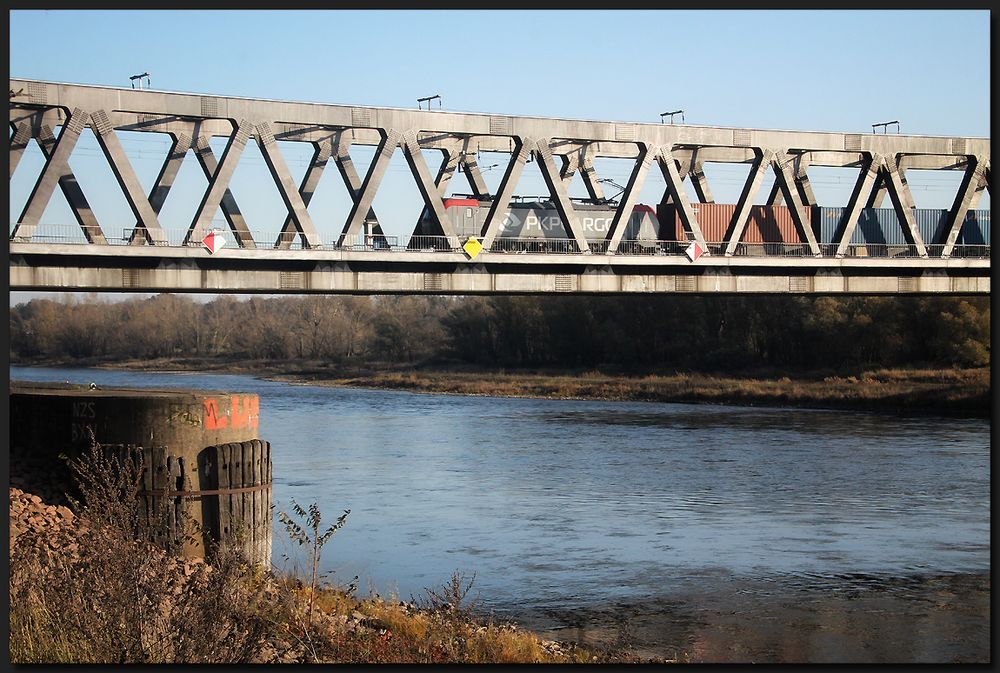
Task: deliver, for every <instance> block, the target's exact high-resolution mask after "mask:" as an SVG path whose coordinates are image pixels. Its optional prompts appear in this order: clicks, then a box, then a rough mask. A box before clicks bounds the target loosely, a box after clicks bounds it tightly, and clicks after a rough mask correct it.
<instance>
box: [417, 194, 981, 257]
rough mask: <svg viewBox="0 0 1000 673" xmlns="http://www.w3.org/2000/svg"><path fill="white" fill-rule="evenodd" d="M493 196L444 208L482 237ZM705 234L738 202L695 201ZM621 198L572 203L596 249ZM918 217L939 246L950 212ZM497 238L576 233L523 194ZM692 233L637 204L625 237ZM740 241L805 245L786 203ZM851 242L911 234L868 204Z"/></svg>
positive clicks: (817, 229) (755, 217)
mask: <svg viewBox="0 0 1000 673" xmlns="http://www.w3.org/2000/svg"><path fill="white" fill-rule="evenodd" d="M490 205H491V202H490V201H488V200H478V199H475V198H449V199H445V200H444V207H445V213H446V215H447V216H448V218H449V222H450V224H451V225H452V227H453V228H454V230H455V232H456V234H457V235H458V236H459V238H460V239H463V240H464V239H466V238H468V237H470V236H480V235H481V234H482V230H483V225H484V223H485V222H486V216H487V214H488V213H489V209H490ZM691 206H692V208H693V209H694V211H695V215H696V217H697V218H698V223H699V225H700V226H701V231H702V234H703V235H704V237H705V241H706V242H708V243H719V242H722V241H723V240H724V239H725V235H726V230H727V229H728V227H729V223H730V221H731V220H732V217H733V214H734V212H735V210H736V206H735V205H733V204H725V203H692V204H691ZM617 207H618V204H617V203H615V202H613V201H610V202H606V203H593V202H586V201H580V202H576V203H574V204H573V209H574V211H575V212H576V215H577V218H578V220H579V222H580V225H581V228H582V230H583V235H584V237H585V238H586V239H587V241H588V243H591V244H592V245H593V246H594V247H597V246H599V245H600V244H601V243H603V242H604V241H605V240H606V237H607V234H608V231H609V230H610V228H611V222H612V221H613V219H614V215H615V209H616V208H617ZM844 210H845V209H844V208H826V207H819V206H815V207H810V208H806V209H805V216H806V217H805V219H806V225H807V226H809V227H810V228H811V229H812V231H813V234H814V235H815V237H816V241H817V242H818V243H819V244H821V245H822V244H830V243H831V242H833V240H834V236H835V234H836V231H837V227H838V226H839V224H840V221H841V219H842V218H843V215H844ZM913 213H914V221H915V223H916V225H917V229H918V231H919V232H920V236H921V238H922V239H923V241H924V243H925V244H926V245H935V244H941V243H943V242H944V237H945V236H946V234H947V223H948V218H949V211H948V210H940V209H927V208H917V209H915V210H914V211H913ZM415 233H416V234H417V235H418V236H439V235H440V231H439V230H438V229H437V228H436V226H435V225H434V222H433V220H432V218H431V216H430V214H429V212H428V211H427V210H426V209H425V210H424V213H423V215H422V217H421V220H420V224H419V226H418V229H417V231H416V232H415ZM497 237H498V238H499V239H501V240H505V239H517V240H518V241H520V242H522V243H523V242H536V243H546V242H547V243H548V244H549V245H550V246H551V245H553V244H557V243H559V242H560V241H567V240H568V239H571V238H572V237H571V236H570V234H569V232H568V231H567V230H566V227H565V226H564V225H563V222H562V219H561V218H560V217H559V213H558V211H557V210H556V208H555V206H554V205H553V203H552V202H551V200H543V199H519V200H513V201H512V202H511V204H510V212H509V213H508V215H507V216H506V218H505V219H504V221H503V223H502V225H501V228H500V230H499V231H498V233H497ZM689 239H690V236H688V235H687V234H686V233H685V231H684V228H683V226H682V225H681V220H680V216H679V214H678V213H677V209H676V207H675V206H673V205H670V204H658V205H657V206H656V208H655V209H654V208H653V207H651V206H648V205H642V204H638V205H636V206H635V207H633V209H632V214H631V216H630V217H629V220H628V223H627V225H626V227H625V232H624V233H623V236H622V241H623V242H625V243H627V244H631V245H632V246H633V247H635V246H639V247H640V248H650V249H652V248H660V249H665V246H664V245H663V244H670V243H674V244H680V243H683V242H685V241H687V240H689ZM740 240H741V242H742V243H746V244H779V243H780V244H786V245H788V244H790V245H792V246H801V244H802V241H801V237H800V236H799V234H798V232H797V230H796V228H795V224H794V221H793V219H792V215H791V212H790V210H789V209H788V207H787V206H763V205H755V206H752V207H751V208H750V219H749V221H748V222H747V226H746V227H745V228H744V230H743V235H742V237H741V239H740ZM850 243H851V244H852V245H860V246H904V245H906V237H905V236H904V234H903V227H902V225H901V224H900V223H899V221H898V218H897V216H896V211H895V210H893V209H892V208H865V209H862V211H861V215H860V217H859V219H858V224H857V226H856V227H855V230H854V234H853V236H852V237H851V240H850ZM956 244H958V245H964V246H988V245H990V211H989V210H971V211H969V213H968V214H967V215H966V218H965V221H964V222H963V224H962V229H961V231H960V233H959V236H958V239H957V240H956ZM671 247H672V248H674V249H679V248H678V246H677V245H674V246H671Z"/></svg>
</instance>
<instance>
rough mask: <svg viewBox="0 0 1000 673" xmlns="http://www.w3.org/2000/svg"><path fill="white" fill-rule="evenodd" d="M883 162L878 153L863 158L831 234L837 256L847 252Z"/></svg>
mask: <svg viewBox="0 0 1000 673" xmlns="http://www.w3.org/2000/svg"><path fill="white" fill-rule="evenodd" d="M884 162H885V160H884V158H883V157H882V155H880V154H873V155H871V156H869V157H867V158H866V160H865V164H864V166H863V167H862V169H861V172H860V174H859V175H858V180H857V182H855V184H854V190H853V191H852V192H851V198H850V199H849V200H848V202H847V207H846V208H845V209H844V214H843V216H842V217H841V220H840V223H839V224H837V231H836V232H835V233H834V235H833V244H834V245H836V246H837V251H836V253H835V254H836V256H837V257H843V256H844V255H845V254H846V253H847V247H848V246H849V245H850V244H851V237H853V236H854V230H855V228H857V226H858V218H859V217H860V216H861V209H862V207H863V206H864V204H866V203H867V202H868V200H869V198H870V196H871V193H872V190H873V189H874V187H875V180H876V179H877V178H878V177H879V174H880V172H881V169H882V165H883V164H884Z"/></svg>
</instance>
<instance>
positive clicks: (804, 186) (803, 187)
mask: <svg viewBox="0 0 1000 673" xmlns="http://www.w3.org/2000/svg"><path fill="white" fill-rule="evenodd" d="M794 163H795V189H796V190H797V191H798V193H799V199H800V200H801V201H802V203H803V205H806V206H817V205H819V202H818V201H817V200H816V195H815V194H814V193H813V189H812V184H811V183H810V182H809V175H808V173H807V170H808V168H809V155H807V154H800V155H798V156H797V157H795V159H794ZM784 200H785V197H784V195H783V194H782V191H781V188H780V187H779V185H778V183H777V182H775V183H774V185H773V186H772V187H771V193H770V194H769V195H768V197H767V204H768V205H769V206H778V205H781V203H782V202H783V201H784Z"/></svg>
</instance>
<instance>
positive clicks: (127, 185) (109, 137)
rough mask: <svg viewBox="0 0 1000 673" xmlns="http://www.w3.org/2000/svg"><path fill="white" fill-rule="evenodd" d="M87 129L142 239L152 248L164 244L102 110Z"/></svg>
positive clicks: (157, 223) (138, 185)
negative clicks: (143, 233)
mask: <svg viewBox="0 0 1000 673" xmlns="http://www.w3.org/2000/svg"><path fill="white" fill-rule="evenodd" d="M91 126H92V127H93V129H94V131H95V135H96V136H97V144H98V145H100V147H101V149H102V150H103V151H104V156H105V157H107V160H108V163H109V164H110V165H111V171H112V173H114V175H115V178H116V179H117V180H118V184H119V186H120V187H121V189H122V192H123V193H124V195H125V200H126V201H128V205H129V207H130V208H131V209H132V213H133V214H134V215H135V217H136V220H137V221H138V222H139V223H141V224H142V227H143V229H145V230H146V236H148V237H149V238H150V240H152V242H153V243H154V244H165V243H166V241H167V239H166V236H165V235H164V233H163V229H162V227H160V221H159V219H158V217H157V214H156V212H155V211H154V210H153V206H152V205H150V203H149V199H148V198H146V193H145V191H144V190H143V189H142V184H140V182H139V178H138V176H136V174H135V170H134V169H133V168H132V164H131V162H129V160H128V157H127V156H126V155H125V148H123V147H122V144H121V140H119V139H118V134H116V133H115V129H114V127H113V126H112V124H111V120H110V119H109V118H108V113H107V112H106V111H104V110H97V111H96V112H94V113H93V114H92V115H91Z"/></svg>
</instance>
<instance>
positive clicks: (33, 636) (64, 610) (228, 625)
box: [9, 445, 288, 663]
mask: <svg viewBox="0 0 1000 673" xmlns="http://www.w3.org/2000/svg"><path fill="white" fill-rule="evenodd" d="M70 466H71V468H72V470H73V472H74V474H75V476H76V481H77V484H78V487H79V493H80V499H79V501H75V502H74V508H75V509H76V510H77V516H78V521H79V523H80V525H81V528H80V529H78V530H79V532H78V534H76V536H75V537H76V539H75V542H76V544H77V547H76V550H75V552H74V553H72V554H68V553H67V554H55V555H54V554H50V553H46V552H44V548H45V546H46V545H43V544H39V540H33V539H32V536H31V535H22V536H19V537H18V539H17V542H16V544H15V545H14V547H13V548H12V549H11V559H10V560H11V565H10V567H11V576H10V585H9V593H10V658H11V661H14V662H17V663H161V662H175V663H195V662H197V663H233V662H252V661H261V660H262V659H264V658H265V656H264V652H265V648H266V647H267V643H268V641H278V640H279V636H280V635H281V633H282V631H283V629H282V627H281V626H280V624H281V623H282V618H283V615H285V614H287V612H288V606H287V605H286V604H284V602H283V601H282V599H281V594H280V593H278V592H276V591H274V590H273V588H272V587H270V586H269V585H270V583H269V582H268V581H267V580H268V578H267V577H266V574H265V573H263V572H261V571H260V569H256V568H254V567H253V566H252V565H251V564H249V563H247V562H246V561H245V560H244V559H243V558H241V557H240V556H239V555H238V552H237V551H235V548H236V545H226V546H225V548H217V549H215V550H213V556H212V558H211V562H212V565H211V566H208V565H206V564H204V563H194V562H184V561H182V560H180V559H178V558H177V557H176V556H175V555H174V554H173V553H172V552H173V551H174V549H170V548H169V547H174V546H175V545H177V544H179V542H180V541H178V540H172V539H171V537H170V536H169V535H166V534H165V528H163V527H164V526H165V525H166V517H165V512H154V513H153V515H152V516H149V517H147V515H146V512H145V510H144V508H143V505H142V503H141V500H140V499H139V498H138V493H139V489H140V478H141V457H139V456H138V454H136V453H130V452H127V451H126V452H124V454H123V453H122V452H121V451H118V452H108V451H104V450H102V449H101V448H100V447H99V446H96V445H95V446H93V447H92V448H91V449H90V451H89V452H88V453H85V454H84V455H83V456H81V457H80V458H78V459H75V460H72V461H70ZM164 500H165V499H164ZM152 538H156V539H160V540H165V541H167V543H168V544H167V546H168V549H167V550H164V549H161V548H158V547H155V546H153V545H151V544H150V543H149V540H150V539H152ZM271 649H272V650H274V651H277V650H278V648H271Z"/></svg>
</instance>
